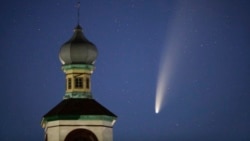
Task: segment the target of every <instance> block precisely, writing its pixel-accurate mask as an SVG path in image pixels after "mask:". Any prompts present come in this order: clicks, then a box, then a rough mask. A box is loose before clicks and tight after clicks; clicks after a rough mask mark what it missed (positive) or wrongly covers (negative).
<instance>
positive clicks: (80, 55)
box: [41, 8, 117, 141]
mask: <svg viewBox="0 0 250 141" xmlns="http://www.w3.org/2000/svg"><path fill="white" fill-rule="evenodd" d="M78 13H79V8H78ZM78 15H79V14H78ZM78 17H79V16H78ZM97 53H98V52H97V48H96V47H95V45H94V44H93V43H91V42H90V41H89V40H88V39H87V38H86V37H85V36H84V34H83V32H82V28H81V26H80V25H79V22H78V25H77V26H76V27H75V29H74V34H73V36H72V37H71V39H70V40H69V41H67V42H66V43H64V44H63V45H62V46H61V49H60V52H59V58H60V61H61V63H62V70H63V72H64V73H65V79H66V92H65V95H64V98H63V100H62V101H61V102H60V103H59V104H58V105H56V106H55V107H54V108H52V109H51V110H50V111H49V112H48V113H47V114H45V115H44V116H43V119H42V122H41V124H42V127H43V128H44V130H45V140H46V141H112V140H113V125H114V123H115V121H116V118H117V117H116V115H114V114H113V113H112V112H110V111H109V110H108V109H106V108H105V107H104V106H102V105H101V104H99V103H98V102H97V101H95V100H94V99H93V96H92V93H91V75H92V73H93V71H94V69H95V67H94V62H95V60H96V57H97Z"/></svg>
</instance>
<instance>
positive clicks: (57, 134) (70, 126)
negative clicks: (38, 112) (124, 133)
mask: <svg viewBox="0 0 250 141" xmlns="http://www.w3.org/2000/svg"><path fill="white" fill-rule="evenodd" d="M112 126H113V123H112V122H109V121H103V120H84V121H81V120H58V121H51V122H47V124H46V125H45V132H46V135H47V141H65V138H66V137H67V135H68V134H69V133H70V132H72V131H74V130H76V129H85V130H89V131H91V132H92V133H93V134H94V135H95V136H96V138H97V140H98V141H113V128H112Z"/></svg>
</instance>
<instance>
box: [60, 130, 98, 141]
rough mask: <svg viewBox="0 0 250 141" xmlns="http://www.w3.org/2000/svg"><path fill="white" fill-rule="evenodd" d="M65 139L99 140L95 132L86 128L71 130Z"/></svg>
mask: <svg viewBox="0 0 250 141" xmlns="http://www.w3.org/2000/svg"><path fill="white" fill-rule="evenodd" d="M65 141H98V140H97V137H96V136H95V134H94V133H92V132H91V131H89V130H86V129H75V130H73V131H71V132H70V133H69V134H68V135H67V136H66V139H65Z"/></svg>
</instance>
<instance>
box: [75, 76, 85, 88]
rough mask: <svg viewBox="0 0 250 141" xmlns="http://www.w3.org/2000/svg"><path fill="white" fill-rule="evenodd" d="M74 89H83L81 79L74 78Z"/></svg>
mask: <svg viewBox="0 0 250 141" xmlns="http://www.w3.org/2000/svg"><path fill="white" fill-rule="evenodd" d="M75 88H83V81H82V78H81V77H77V78H75Z"/></svg>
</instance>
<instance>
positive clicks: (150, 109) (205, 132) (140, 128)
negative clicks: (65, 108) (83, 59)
mask: <svg viewBox="0 0 250 141" xmlns="http://www.w3.org/2000/svg"><path fill="white" fill-rule="evenodd" d="M75 5H76V0H41V1H32V0H22V1H20V0H12V1H4V2H1V4H0V20H1V22H0V37H1V38H0V43H1V46H0V65H1V69H0V74H1V82H0V84H1V85H0V92H1V102H0V104H1V105H0V113H1V120H0V140H1V141H20V140H26V141H43V140H44V133H43V129H42V128H41V126H40V122H41V119H42V116H43V115H44V114H45V113H46V112H48V111H49V110H50V109H51V108H52V107H54V106H55V105H56V104H57V103H59V102H60V101H61V100H62V97H63V95H64V93H65V76H64V73H63V72H62V71H61V64H60V61H59V59H58V52H59V49H60V46H61V45H62V44H63V43H64V42H66V41H67V40H68V39H69V38H70V37H71V35H72V34H73V28H74V27H75V26H76V24H77V18H76V17H77V16H76V8H75ZM249 6H250V1H249V0H179V1H178V0H175V1H174V0H105V1H104V0H81V9H80V24H81V25H82V27H83V29H84V33H85V35H86V36H87V38H88V39H89V40H90V41H92V42H93V43H94V44H95V45H96V46H97V48H98V51H99V56H98V58H97V61H96V70H95V72H94V74H93V75H92V92H93V94H94V98H95V99H96V100H97V101H99V102H100V103H101V104H102V105H104V106H105V107H107V108H108V109H110V110H111V111H112V112H114V113H115V114H116V115H118V120H117V122H116V124H115V126H114V141H128V140H129V141H138V140H144V141H153V140H155V141H156V140H157V141H195V140H202V141H222V140H223V141H225V140H226V141H249V140H250V134H249V133H250V8H249ZM170 48H171V49H174V50H175V52H174V53H171V52H168V50H171V49H170ZM164 50H167V51H166V52H164ZM169 54H171V56H174V59H172V60H170V62H171V61H172V62H171V63H172V64H173V65H172V68H171V75H170V76H171V77H168V78H166V79H167V80H168V82H169V83H168V84H167V85H166V87H167V92H166V97H165V98H164V99H163V101H164V106H163V107H162V109H161V111H160V113H159V114H155V111H154V107H155V95H156V87H157V78H158V72H159V67H160V66H161V65H162V63H160V62H161V58H162V55H163V56H164V55H169ZM170 58H171V57H170ZM163 62H164V60H163ZM166 73H170V72H166Z"/></svg>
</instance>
